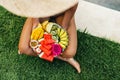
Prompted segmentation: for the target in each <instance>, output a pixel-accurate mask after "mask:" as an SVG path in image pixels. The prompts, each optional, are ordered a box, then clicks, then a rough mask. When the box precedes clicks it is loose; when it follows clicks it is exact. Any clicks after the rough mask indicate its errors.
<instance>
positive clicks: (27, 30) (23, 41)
mask: <svg viewBox="0 0 120 80" xmlns="http://www.w3.org/2000/svg"><path fill="white" fill-rule="evenodd" d="M32 28H33V19H32V18H28V19H27V20H26V22H25V24H24V26H23V30H22V32H21V36H20V41H19V46H18V48H19V51H20V53H22V54H27V55H31V56H37V55H36V54H35V53H34V52H33V50H32V49H31V48H30V46H29V43H30V35H31V32H32Z"/></svg>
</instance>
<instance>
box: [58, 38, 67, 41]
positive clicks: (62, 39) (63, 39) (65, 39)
mask: <svg viewBox="0 0 120 80" xmlns="http://www.w3.org/2000/svg"><path fill="white" fill-rule="evenodd" d="M60 41H68V37H64V38H60Z"/></svg>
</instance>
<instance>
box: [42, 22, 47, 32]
mask: <svg viewBox="0 0 120 80" xmlns="http://www.w3.org/2000/svg"><path fill="white" fill-rule="evenodd" d="M48 23H49V22H48V20H46V21H44V22H43V23H42V28H43V29H44V30H46V25H47V24H48Z"/></svg>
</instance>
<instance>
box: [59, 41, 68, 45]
mask: <svg viewBox="0 0 120 80" xmlns="http://www.w3.org/2000/svg"><path fill="white" fill-rule="evenodd" d="M59 44H63V45H65V46H67V45H68V41H60V42H59Z"/></svg>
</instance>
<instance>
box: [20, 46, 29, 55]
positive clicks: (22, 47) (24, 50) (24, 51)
mask: <svg viewBox="0 0 120 80" xmlns="http://www.w3.org/2000/svg"><path fill="white" fill-rule="evenodd" d="M18 49H19V51H20V53H27V50H28V47H27V46H24V45H19V46H18Z"/></svg>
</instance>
